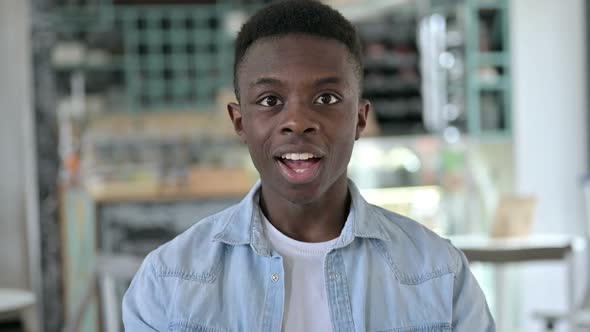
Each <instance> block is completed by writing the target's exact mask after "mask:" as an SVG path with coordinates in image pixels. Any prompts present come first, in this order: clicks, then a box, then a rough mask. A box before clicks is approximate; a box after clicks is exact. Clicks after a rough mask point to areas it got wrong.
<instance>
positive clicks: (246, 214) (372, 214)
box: [214, 180, 391, 256]
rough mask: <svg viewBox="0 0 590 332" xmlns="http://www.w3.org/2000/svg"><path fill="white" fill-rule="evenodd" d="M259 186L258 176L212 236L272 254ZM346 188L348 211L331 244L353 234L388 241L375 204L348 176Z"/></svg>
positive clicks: (348, 240)
mask: <svg viewBox="0 0 590 332" xmlns="http://www.w3.org/2000/svg"><path fill="white" fill-rule="evenodd" d="M260 188H261V183H260V180H259V181H258V182H256V184H255V185H254V186H253V187H252V189H250V192H248V194H247V195H246V197H244V199H242V201H241V202H240V203H238V204H237V205H236V206H234V207H233V208H231V209H230V210H229V211H228V214H229V216H228V218H227V220H224V221H222V223H221V224H220V226H221V230H220V231H219V232H218V233H217V234H216V235H215V236H214V240H216V241H221V242H223V243H226V244H229V245H247V244H249V245H250V246H251V247H252V249H253V250H254V251H255V252H256V253H257V254H259V255H261V256H271V249H270V248H271V247H270V244H269V243H268V240H267V239H266V237H265V236H264V224H263V221H264V219H263V218H262V212H261V211H260V206H259V204H258V201H257V200H256V197H258V191H259V190H260ZM348 190H349V192H350V195H351V205H350V212H349V215H348V218H347V219H346V223H345V224H344V228H343V229H342V232H341V233H340V236H339V238H338V241H336V243H335V244H334V248H342V247H345V246H347V245H349V244H350V243H351V242H352V241H353V240H354V239H355V238H356V237H360V238H373V239H379V240H383V241H390V240H391V238H390V237H389V235H388V234H387V232H385V229H384V228H383V226H382V223H383V222H385V219H384V218H382V217H381V215H380V214H379V212H378V211H377V210H376V208H375V207H374V206H372V205H370V204H369V203H367V201H365V199H364V198H363V197H362V196H361V194H360V192H359V190H358V188H357V187H356V185H355V184H354V183H353V182H352V181H351V180H348Z"/></svg>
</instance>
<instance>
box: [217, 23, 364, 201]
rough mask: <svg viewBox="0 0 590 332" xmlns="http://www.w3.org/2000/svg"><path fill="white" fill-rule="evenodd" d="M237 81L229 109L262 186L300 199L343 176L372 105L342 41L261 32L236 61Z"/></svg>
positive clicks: (322, 190) (325, 189)
mask: <svg viewBox="0 0 590 332" xmlns="http://www.w3.org/2000/svg"><path fill="white" fill-rule="evenodd" d="M238 87H239V91H240V100H239V102H240V103H239V105H238V104H230V105H228V110H229V113H230V117H231V118H232V122H233V124H234V127H235V130H236V132H237V133H238V135H239V136H240V137H241V139H242V140H243V141H244V142H245V143H246V144H247V145H248V148H249V150H250V155H251V157H252V160H253V162H254V165H255V166H256V168H257V170H258V172H259V173H260V177H261V180H262V185H263V186H264V187H266V188H267V189H270V191H271V192H272V193H274V194H278V195H281V196H282V197H283V198H285V199H287V200H288V201H290V202H292V203H297V204H305V203H311V202H313V201H315V200H317V199H318V198H320V197H321V196H322V195H324V194H325V193H326V192H328V191H329V189H330V188H332V187H333V186H334V185H335V184H336V183H340V184H342V181H344V182H346V180H347V179H346V168H347V165H348V162H349V160H350V155H351V153H352V147H353V144H354V141H355V139H357V138H358V137H359V135H360V133H361V131H362V130H363V128H364V127H365V123H366V116H367V112H368V110H369V104H368V102H366V101H361V99H360V91H359V84H358V78H357V77H356V76H355V73H354V65H353V63H352V62H351V60H350V56H349V52H348V50H347V48H346V46H344V45H343V44H341V43H340V42H338V41H335V40H329V39H321V38H318V37H313V36H306V35H286V36H282V37H272V38H264V39H261V40H259V41H257V42H256V43H255V44H253V45H252V46H251V47H250V49H249V50H248V51H247V53H246V55H245V57H244V58H243V60H242V63H241V65H240V66H239V73H238Z"/></svg>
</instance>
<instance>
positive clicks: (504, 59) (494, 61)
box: [477, 52, 510, 67]
mask: <svg viewBox="0 0 590 332" xmlns="http://www.w3.org/2000/svg"><path fill="white" fill-rule="evenodd" d="M477 57H478V64H479V66H496V67H507V66H510V57H509V56H508V54H507V53H505V52H487V53H479V55H478V56H477Z"/></svg>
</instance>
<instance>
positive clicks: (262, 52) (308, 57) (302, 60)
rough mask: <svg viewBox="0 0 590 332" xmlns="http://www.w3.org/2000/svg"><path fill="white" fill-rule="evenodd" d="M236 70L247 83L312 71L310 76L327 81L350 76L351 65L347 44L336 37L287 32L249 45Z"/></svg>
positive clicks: (321, 81)
mask: <svg viewBox="0 0 590 332" xmlns="http://www.w3.org/2000/svg"><path fill="white" fill-rule="evenodd" d="M239 71H240V72H241V73H240V74H241V75H242V76H243V78H244V79H245V82H247V84H249V85H251V84H259V83H277V82H272V79H284V77H285V76H286V75H287V76H294V75H299V74H301V75H306V76H309V75H310V74H312V75H311V76H313V77H312V78H311V79H313V80H314V81H318V83H322V84H326V83H341V82H342V81H345V80H347V79H350V78H351V77H350V76H351V75H352V76H353V75H354V65H353V62H352V61H350V54H349V52H348V50H347V48H346V46H345V45H343V44H342V43H340V42H338V41H335V40H330V39H325V38H319V37H313V36H298V35H295V36H293V35H288V36H283V37H277V38H265V39H263V40H261V41H260V42H257V44H256V45H252V46H251V47H250V49H249V50H248V52H247V53H246V55H245V57H244V59H243V61H242V63H241V66H240V68H239ZM308 78H309V77H308Z"/></svg>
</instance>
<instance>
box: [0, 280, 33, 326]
mask: <svg viewBox="0 0 590 332" xmlns="http://www.w3.org/2000/svg"><path fill="white" fill-rule="evenodd" d="M34 304H35V295H34V294H33V293H32V292H29V291H26V290H21V289H10V288H0V320H7V319H8V320H11V321H14V320H16V319H18V320H19V321H20V325H21V327H22V328H24V329H25V331H30V330H31V326H29V325H30V324H29V319H28V317H27V312H26V311H27V310H28V309H30V308H31V307H32V306H33V305H34ZM16 317H18V318H16Z"/></svg>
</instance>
